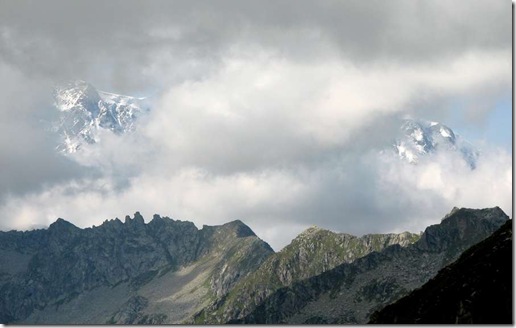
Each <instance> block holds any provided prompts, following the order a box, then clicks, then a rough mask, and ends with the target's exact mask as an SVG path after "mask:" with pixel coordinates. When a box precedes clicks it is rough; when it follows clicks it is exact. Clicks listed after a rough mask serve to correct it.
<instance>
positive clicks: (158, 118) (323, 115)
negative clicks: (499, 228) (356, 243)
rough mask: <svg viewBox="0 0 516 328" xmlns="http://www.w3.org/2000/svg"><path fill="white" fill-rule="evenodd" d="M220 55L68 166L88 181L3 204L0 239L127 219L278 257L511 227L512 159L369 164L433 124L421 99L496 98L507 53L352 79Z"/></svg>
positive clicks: (320, 65) (256, 55)
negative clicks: (304, 243) (413, 127)
mask: <svg viewBox="0 0 516 328" xmlns="http://www.w3.org/2000/svg"><path fill="white" fill-rule="evenodd" d="M232 49H233V50H231V51H230V52H229V53H228V55H226V56H225V57H224V58H225V59H224V60H223V62H222V63H221V64H220V66H218V69H216V70H213V71H210V73H209V74H206V75H205V76H204V77H203V78H202V79H196V80H187V81H185V82H183V83H179V84H175V85H174V86H173V87H171V88H169V89H168V90H166V91H164V92H163V93H162V95H161V97H159V100H158V101H157V102H156V106H155V108H154V109H153V111H152V112H151V114H150V115H149V117H147V118H145V119H144V120H142V121H140V125H139V130H138V131H137V132H136V133H135V134H133V135H129V136H124V137H117V136H114V135H111V134H109V133H106V134H105V135H104V136H103V138H102V142H101V143H100V144H97V145H94V146H91V147H89V148H87V149H86V151H85V152H84V153H83V154H82V155H79V156H80V157H79V158H77V160H78V162H79V163H82V164H83V165H87V166H89V167H93V168H95V169H96V170H97V175H96V176H95V177H91V176H90V177H89V178H88V177H84V176H83V177H77V178H74V179H69V180H67V181H66V182H55V183H52V184H50V185H48V187H47V188H45V189H44V190H43V191H39V190H35V191H33V192H28V193H24V194H21V195H19V194H10V196H6V197H5V199H4V202H3V204H2V205H1V207H0V213H1V216H2V217H3V218H8V220H3V221H2V222H1V223H2V228H16V229H26V228H29V227H34V226H41V225H47V224H49V223H51V222H53V221H55V219H56V218H57V217H63V218H65V219H67V220H70V221H71V222H73V223H74V224H76V225H78V226H82V227H86V226H91V225H92V224H96V225H98V224H101V223H102V221H104V220H105V219H112V218H114V217H121V216H123V215H125V214H131V213H134V212H135V211H140V212H141V213H142V214H143V215H144V217H145V218H146V219H150V218H151V216H152V214H154V213H159V214H161V215H166V216H170V217H172V218H174V219H181V220H191V221H193V222H195V223H196V224H197V225H198V226H200V225H202V224H221V223H224V222H227V221H229V220H233V219H241V220H243V221H244V222H246V223H247V224H248V225H249V226H250V227H251V228H252V229H253V230H254V231H255V232H256V233H257V234H258V235H259V236H260V237H262V238H263V239H265V240H266V241H268V242H270V243H271V245H272V246H273V247H274V248H275V249H277V250H278V249H280V248H281V247H283V246H284V245H285V244H287V243H288V242H289V241H290V240H291V239H292V238H293V237H294V236H295V235H297V234H298V233H299V232H301V231H302V230H303V229H305V228H306V227H308V226H310V225H312V224H317V225H320V226H322V227H324V228H328V229H332V230H335V231H342V232H348V233H354V234H363V233H369V232H389V231H403V230H411V231H419V230H422V229H424V227H426V226H427V225H429V224H432V223H437V222H438V220H439V219H440V218H441V217H443V216H444V215H445V214H446V213H447V212H449V211H450V210H451V208H452V207H454V206H458V207H474V208H481V207H492V206H500V207H501V208H502V209H503V210H504V211H505V212H506V213H508V214H509V215H510V216H512V212H511V209H512V191H511V186H512V167H511V165H512V158H511V155H510V154H507V153H505V152H504V151H502V150H498V149H495V148H488V149H484V152H483V154H482V156H481V158H480V160H479V163H478V167H477V169H475V170H470V169H469V167H468V166H467V165H466V164H465V163H464V162H463V160H462V159H461V158H460V157H459V156H458V155H457V154H454V153H441V154H439V156H434V157H431V158H430V157H429V158H428V161H425V160H422V161H421V162H420V164H419V165H417V166H415V165H410V164H407V163H405V162H402V161H399V160H398V159H397V158H395V157H392V156H390V155H388V154H386V153H384V154H383V155H380V153H379V151H380V150H381V149H382V148H384V147H386V146H388V145H389V142H390V140H391V138H393V136H394V133H395V132H396V131H397V128H398V126H399V121H398V119H399V118H400V117H402V116H405V115H414V114H418V115H421V114H424V115H425V116H426V118H435V119H436V120H443V119H446V117H447V115H449V113H447V112H446V111H444V110H443V109H439V108H436V111H435V112H434V111H433V108H430V109H428V105H429V104H430V103H432V102H433V101H435V99H439V101H443V102H446V101H452V100H453V99H456V98H457V97H468V95H474V97H477V98H482V97H483V95H484V93H483V92H484V90H489V93H487V94H485V97H489V96H491V95H492V92H491V90H493V89H502V90H504V89H505V88H507V86H509V85H510V83H511V76H510V74H508V73H507V72H508V71H509V70H508V69H509V68H510V67H511V60H510V58H511V57H510V51H505V50H504V51H490V52H474V53H472V52H466V53H463V54H461V55H460V56H457V57H456V58H455V59H454V60H451V61H450V60H442V61H433V62H432V63H431V64H424V63H420V62H414V63H410V64H404V65H400V64H394V63H377V64H375V65H371V66H369V65H368V66H357V65H355V64H354V63H353V62H351V61H349V60H346V59H343V58H341V57H340V56H339V55H337V54H333V55H327V56H326V57H325V60H324V61H323V60H316V61H308V62H302V61H301V62H300V61H294V60H290V59H289V58H286V57H284V56H283V55H281V54H280V53H277V52H274V51H265V50H263V49H262V50H261V51H257V49H256V48H254V47H251V48H250V49H248V48H246V47H244V46H239V47H233V48H232ZM419 105H421V106H422V107H418V106H419ZM421 108H424V110H422V109H421ZM444 123H445V121H444ZM452 128H453V127H452ZM459 132H460V131H459Z"/></svg>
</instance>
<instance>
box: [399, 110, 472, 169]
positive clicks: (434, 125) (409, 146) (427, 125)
mask: <svg viewBox="0 0 516 328" xmlns="http://www.w3.org/2000/svg"><path fill="white" fill-rule="evenodd" d="M400 132H401V134H400V135H401V136H400V137H399V138H398V139H397V140H396V141H395V143H394V149H395V151H396V153H397V154H398V155H399V157H400V158H402V159H404V160H406V161H408V162H409V163H413V164H416V163H418V160H419V158H421V157H422V156H426V155H427V154H431V153H435V152H437V151H439V150H441V149H445V150H451V151H457V152H459V153H460V154H461V156H462V157H463V158H464V160H465V161H466V162H467V164H468V165H469V166H470V167H471V169H474V168H475V167H476V162H477V159H478V156H479V151H478V150H477V149H475V148H474V147H473V146H472V145H471V144H470V143H469V142H467V141H466V140H464V139H463V138H462V137H461V136H460V135H458V134H456V133H454V132H453V130H452V129H450V128H449V127H447V126H446V125H444V124H441V123H439V122H432V121H424V120H412V119H405V120H404V121H403V124H402V126H401V128H400Z"/></svg>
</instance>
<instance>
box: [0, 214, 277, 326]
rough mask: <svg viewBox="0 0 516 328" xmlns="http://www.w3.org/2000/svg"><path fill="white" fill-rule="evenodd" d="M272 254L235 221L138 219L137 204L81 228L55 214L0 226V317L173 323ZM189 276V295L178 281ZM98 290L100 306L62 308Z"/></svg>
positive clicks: (90, 297) (37, 320)
mask: <svg viewBox="0 0 516 328" xmlns="http://www.w3.org/2000/svg"><path fill="white" fill-rule="evenodd" d="M272 253H273V251H272V249H271V248H270V247H269V245H268V244H266V243H265V242H263V241H261V240H260V239H259V238H258V237H256V236H255V235H254V233H253V232H252V231H251V230H250V229H249V228H248V227H247V226H245V225H244V224H243V223H242V222H240V221H234V222H230V223H228V224H225V225H222V226H213V227H211V226H204V227H203V229H201V230H198V229H197V228H196V227H195V225H194V224H193V223H191V222H183V221H179V220H177V221H176V220H172V219H169V218H162V217H160V216H157V215H155V216H154V218H153V219H152V221H150V222H149V223H148V224H145V222H144V220H143V218H142V216H141V215H140V214H139V213H136V214H135V215H134V218H130V217H126V218H125V222H124V223H122V222H121V221H120V220H118V219H115V220H111V221H106V222H104V224H102V225H101V226H99V227H94V228H87V229H79V228H77V227H75V226H74V225H72V224H71V223H69V222H66V221H65V220H62V219H58V220H57V221H56V222H55V223H53V224H51V225H50V227H49V228H48V229H47V230H35V231H27V232H16V231H11V232H1V233H0V257H1V258H2V262H3V263H8V265H2V267H1V268H0V271H1V272H0V284H1V285H0V322H2V323H10V322H22V323H105V322H107V321H109V322H116V323H118V322H120V323H137V322H140V323H145V322H158V321H160V322H175V321H177V320H182V319H185V318H187V317H188V315H190V314H192V313H193V311H194V310H196V309H197V307H200V306H202V305H203V304H204V303H203V302H208V301H209V299H210V298H214V297H216V296H221V295H224V294H225V293H227V291H228V290H229V289H230V288H231V287H232V286H233V285H234V284H235V283H236V282H238V281H239V280H240V279H241V278H243V277H245V276H247V275H248V274H249V273H251V272H253V271H255V270H256V269H257V268H258V267H259V265H260V264H261V263H262V262H263V261H264V260H265V259H266V258H267V257H268V256H269V255H271V254H272ZM221 268H223V270H222V269H221ZM158 282H160V284H161V285H160V284H158ZM189 283H190V285H191V286H190V285H188V284H189ZM198 284H200V285H201V288H197V289H196V290H194V291H192V293H191V294H188V295H186V292H187V291H185V290H182V288H183V287H185V286H186V287H189V288H191V289H193V288H195V287H198V286H197V285H198ZM194 285H195V286H194ZM167 288H168V290H167ZM181 293H182V294H181ZM183 294H184V295H183ZM102 295H104V296H105V297H106V301H103V302H107V303H109V304H107V303H106V304H104V305H102V306H101V307H102V309H90V312H89V313H87V311H83V312H84V313H87V314H86V315H85V314H84V313H80V314H79V313H74V311H72V310H69V311H64V310H63V309H72V308H74V306H78V305H79V304H82V303H81V302H86V301H88V300H90V301H91V302H92V303H93V302H94V301H96V300H98V299H101V298H102ZM115 295H116V298H117V299H116V300H115V299H113V298H114V296H115ZM192 295H194V296H195V297H194V296H192ZM167 297H172V298H173V299H168V300H167ZM185 299H188V301H189V303H188V304H189V305H188V306H186V308H184V309H183V311H182V312H181V313H177V315H176V316H175V317H174V316H172V317H171V316H170V313H172V312H174V311H168V310H167V308H168V307H173V306H175V305H177V304H178V303H181V302H182V301H183V300H185ZM156 303H159V306H155V305H156ZM163 304H166V305H165V306H164V305H163ZM90 306H91V305H90ZM99 306H100V305H99ZM78 309H80V310H84V308H83V309H81V308H80V307H79V308H77V309H76V310H75V312H78ZM105 310H110V311H111V312H110V311H107V312H105ZM146 310H148V311H146ZM70 311H71V312H70ZM99 311H100V312H99ZM103 311H104V312H105V313H104V312H103ZM131 311H132V312H131ZM189 311H192V313H190V312H189ZM124 313H125V314H124ZM127 313H132V315H128V314H127ZM165 313H166V314H165ZM74 314H75V317H74ZM131 318H132V319H131Z"/></svg>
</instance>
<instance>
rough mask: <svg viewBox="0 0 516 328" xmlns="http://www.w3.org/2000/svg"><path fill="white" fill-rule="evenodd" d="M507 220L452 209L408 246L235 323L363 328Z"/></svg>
mask: <svg viewBox="0 0 516 328" xmlns="http://www.w3.org/2000/svg"><path fill="white" fill-rule="evenodd" d="M506 220H508V217H507V215H505V213H503V211H502V210H501V209H499V208H492V209H484V210H471V209H455V210H454V211H453V212H452V213H450V215H448V216H447V217H446V218H445V219H443V221H442V222H441V223H440V224H438V225H434V226H431V227H429V228H427V229H426V230H425V232H424V233H423V235H422V236H421V238H420V239H419V240H418V241H417V242H415V243H414V244H412V245H409V246H407V247H405V248H404V247H401V246H399V245H393V246H390V247H387V248H385V249H384V250H382V251H380V252H373V253H370V254H369V255H366V256H364V257H362V258H359V259H357V260H356V261H354V262H352V263H344V264H341V265H339V266H337V267H335V268H334V269H332V270H328V271H325V272H323V273H322V274H320V275H317V276H314V277H311V278H308V279H305V280H302V281H299V282H295V283H293V284H291V285H290V286H288V287H284V288H280V289H278V290H277V291H275V292H274V293H273V294H271V295H270V296H268V297H267V298H266V299H265V300H264V301H263V302H262V303H261V304H260V305H259V306H258V307H256V309H255V310H253V311H252V312H251V313H250V314H248V315H247V316H245V317H244V318H242V319H233V320H230V322H235V323H267V324H277V323H293V324H301V323H312V324H314V323H333V324H337V323H366V322H367V321H368V319H369V316H370V315H371V314H372V313H373V312H374V311H375V310H378V309H380V308H382V307H383V306H385V305H386V304H389V303H392V302H393V301H395V300H397V299H399V298H401V297H403V296H405V295H406V294H408V293H409V292H410V291H411V290H413V289H415V288H418V287H420V286H421V285H423V284H424V283H425V282H427V281H428V280H429V279H430V278H432V277H433V276H434V275H435V274H436V273H437V272H438V271H439V270H440V269H441V268H442V267H444V266H445V265H447V264H449V263H450V262H452V261H453V260H455V259H456V258H457V257H458V256H459V255H460V254H461V252H462V251H463V250H464V249H467V248H468V247H470V246H471V245H473V244H475V243H477V242H479V241H481V240H483V239H484V238H486V237H487V236H489V235H490V234H491V233H493V232H494V231H495V230H496V229H498V228H499V227H500V226H501V225H502V224H503V223H504V222H505V221H506Z"/></svg>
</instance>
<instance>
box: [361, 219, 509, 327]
mask: <svg viewBox="0 0 516 328" xmlns="http://www.w3.org/2000/svg"><path fill="white" fill-rule="evenodd" d="M512 255H513V254H512V220H509V221H507V222H506V223H505V224H504V225H503V226H502V227H501V228H500V229H498V230H497V231H496V232H495V233H494V234H493V235H492V236H490V237H489V238H487V239H486V240H484V241H482V242H480V243H478V244H476V245H475V246H473V247H471V248H470V249H468V250H467V251H465V252H464V253H463V254H462V255H461V257H460V258H459V259H458V260H457V261H456V262H454V263H452V264H450V265H449V266H447V267H445V268H444V269H442V270H441V271H439V274H438V275H437V276H436V277H434V278H432V279H431V280H430V281H429V282H427V283H426V284H425V285H423V286H422V287H421V288H419V289H416V290H415V291H413V292H412V293H410V295H408V296H406V297H404V298H402V299H400V300H399V301H397V302H396V303H394V304H391V305H388V306H386V307H385V308H384V309H383V310H381V311H379V312H376V313H374V314H373V315H372V317H371V321H370V323H377V324H378V323H379V324H388V323H394V324H454V323H455V324H456V323H459V324H464V323H472V324H512V323H513V311H512V310H513V307H512V305H513V303H512V290H513V289H512V287H513V286H512V277H513V275H512V259H513V257H512Z"/></svg>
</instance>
